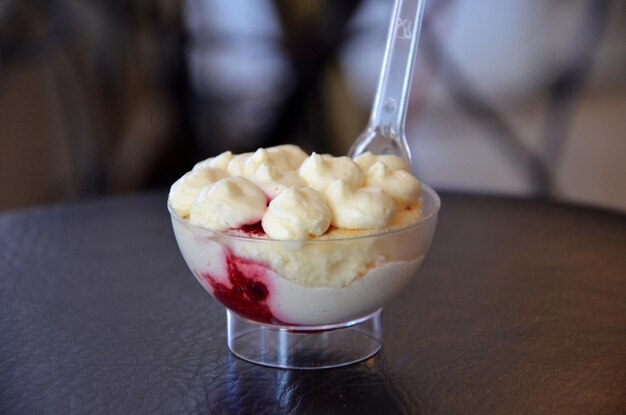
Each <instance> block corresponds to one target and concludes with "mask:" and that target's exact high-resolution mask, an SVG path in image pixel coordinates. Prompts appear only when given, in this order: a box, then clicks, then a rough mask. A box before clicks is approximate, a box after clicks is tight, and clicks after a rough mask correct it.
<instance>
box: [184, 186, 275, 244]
mask: <svg viewBox="0 0 626 415" xmlns="http://www.w3.org/2000/svg"><path fill="white" fill-rule="evenodd" d="M266 208H267V199H266V197H265V193H263V191H262V190H261V189H260V188H259V187H258V186H257V185H255V184H254V183H252V182H250V181H249V180H247V179H245V178H243V177H229V178H226V179H223V180H220V181H218V182H215V183H213V184H212V185H209V186H207V187H205V188H204V189H203V190H202V191H201V192H200V194H199V195H198V197H197V199H196V200H195V202H194V203H193V205H192V206H191V210H190V213H189V222H190V223H192V224H194V225H198V226H203V227H205V228H208V229H211V230H214V231H218V232H221V231H225V230H228V229H231V228H238V227H240V226H243V225H248V224H252V223H257V222H259V221H260V220H261V218H262V217H263V214H264V213H265V210H266Z"/></svg>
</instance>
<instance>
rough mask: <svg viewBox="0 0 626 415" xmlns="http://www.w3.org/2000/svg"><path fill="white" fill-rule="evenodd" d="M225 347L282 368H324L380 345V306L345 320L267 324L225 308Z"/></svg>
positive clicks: (371, 352)
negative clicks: (284, 324) (362, 315)
mask: <svg viewBox="0 0 626 415" xmlns="http://www.w3.org/2000/svg"><path fill="white" fill-rule="evenodd" d="M226 321H227V335H228V347H229V349H230V350H231V352H233V353H234V354H235V355H236V356H238V357H240V358H242V359H244V360H247V361H249V362H252V363H256V364H261V365H265V366H271V367H277V368H283V369H325V368H332V367H338V366H345V365H348V364H351V363H356V362H360V361H362V360H365V359H367V358H369V357H371V356H373V355H375V354H376V353H377V352H378V351H379V350H380V347H381V345H382V309H378V310H377V311H375V312H374V313H372V314H370V315H368V316H366V317H364V318H360V319H358V320H354V321H349V322H346V323H340V324H334V325H325V326H302V327H299V326H270V325H263V324H259V323H255V322H253V321H250V320H246V319H244V318H242V317H239V316H238V315H237V314H235V313H233V312H232V311H230V310H226Z"/></svg>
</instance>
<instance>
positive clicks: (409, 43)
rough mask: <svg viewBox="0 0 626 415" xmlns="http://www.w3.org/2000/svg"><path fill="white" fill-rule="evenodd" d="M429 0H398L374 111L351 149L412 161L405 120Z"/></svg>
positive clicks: (389, 33)
mask: <svg viewBox="0 0 626 415" xmlns="http://www.w3.org/2000/svg"><path fill="white" fill-rule="evenodd" d="M425 3H426V0H396V2H395V4H394V8H393V12H392V15H391V22H390V24H389V32H388V33H387V46H386V47H385V56H384V58H383V66H382V69H381V72H380V78H379V80H378V88H377V90H376V96H375V98H374V104H373V105H372V114H371V116H370V120H369V123H368V124H367V127H366V128H365V131H363V132H362V133H361V135H359V137H358V138H357V139H356V140H355V142H354V144H352V147H351V148H350V151H349V153H348V155H349V156H351V157H356V156H358V155H360V154H362V153H365V152H366V151H370V152H372V153H374V154H394V155H397V156H400V157H402V159H404V161H406V162H407V163H408V164H409V165H411V150H410V149H409V146H408V144H407V141H406V135H405V132H404V124H405V120H406V109H407V105H408V101H409V91H410V89H411V77H412V74H413V64H414V62H415V53H416V51H417V40H418V38H419V32H420V28H421V25H422V15H423V14H424V4H425Z"/></svg>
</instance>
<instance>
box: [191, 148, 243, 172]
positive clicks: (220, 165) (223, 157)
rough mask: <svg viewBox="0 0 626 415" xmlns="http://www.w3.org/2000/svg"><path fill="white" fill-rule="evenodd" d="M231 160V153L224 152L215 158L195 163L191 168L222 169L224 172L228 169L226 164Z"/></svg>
mask: <svg viewBox="0 0 626 415" xmlns="http://www.w3.org/2000/svg"><path fill="white" fill-rule="evenodd" d="M232 159H233V153H231V152H230V151H225V152H223V153H222V154H219V155H217V156H215V157H209V158H208V159H206V160H204V161H201V162H199V163H197V164H196V165H195V166H193V170H198V169H203V168H205V167H213V168H216V169H222V170H224V171H226V170H227V169H228V163H230V161H231V160H232Z"/></svg>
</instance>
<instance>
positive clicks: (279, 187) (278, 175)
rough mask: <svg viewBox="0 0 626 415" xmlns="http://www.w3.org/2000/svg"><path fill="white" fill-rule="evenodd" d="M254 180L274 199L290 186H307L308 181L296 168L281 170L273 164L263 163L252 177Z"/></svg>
mask: <svg viewBox="0 0 626 415" xmlns="http://www.w3.org/2000/svg"><path fill="white" fill-rule="evenodd" d="M252 182H253V183H254V184H256V185H257V186H259V187H260V188H261V190H263V192H265V194H266V195H267V197H269V198H270V199H274V198H275V197H276V196H278V195H279V194H280V192H282V191H283V190H286V189H288V188H290V187H296V188H300V187H306V185H307V184H306V182H305V181H304V180H303V179H302V178H301V177H300V176H298V173H296V172H295V171H294V170H287V171H284V172H281V171H279V170H278V169H277V168H276V167H274V166H273V165H271V164H268V163H263V164H261V166H260V167H259V168H258V169H257V171H256V173H254V176H253V177H252Z"/></svg>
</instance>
